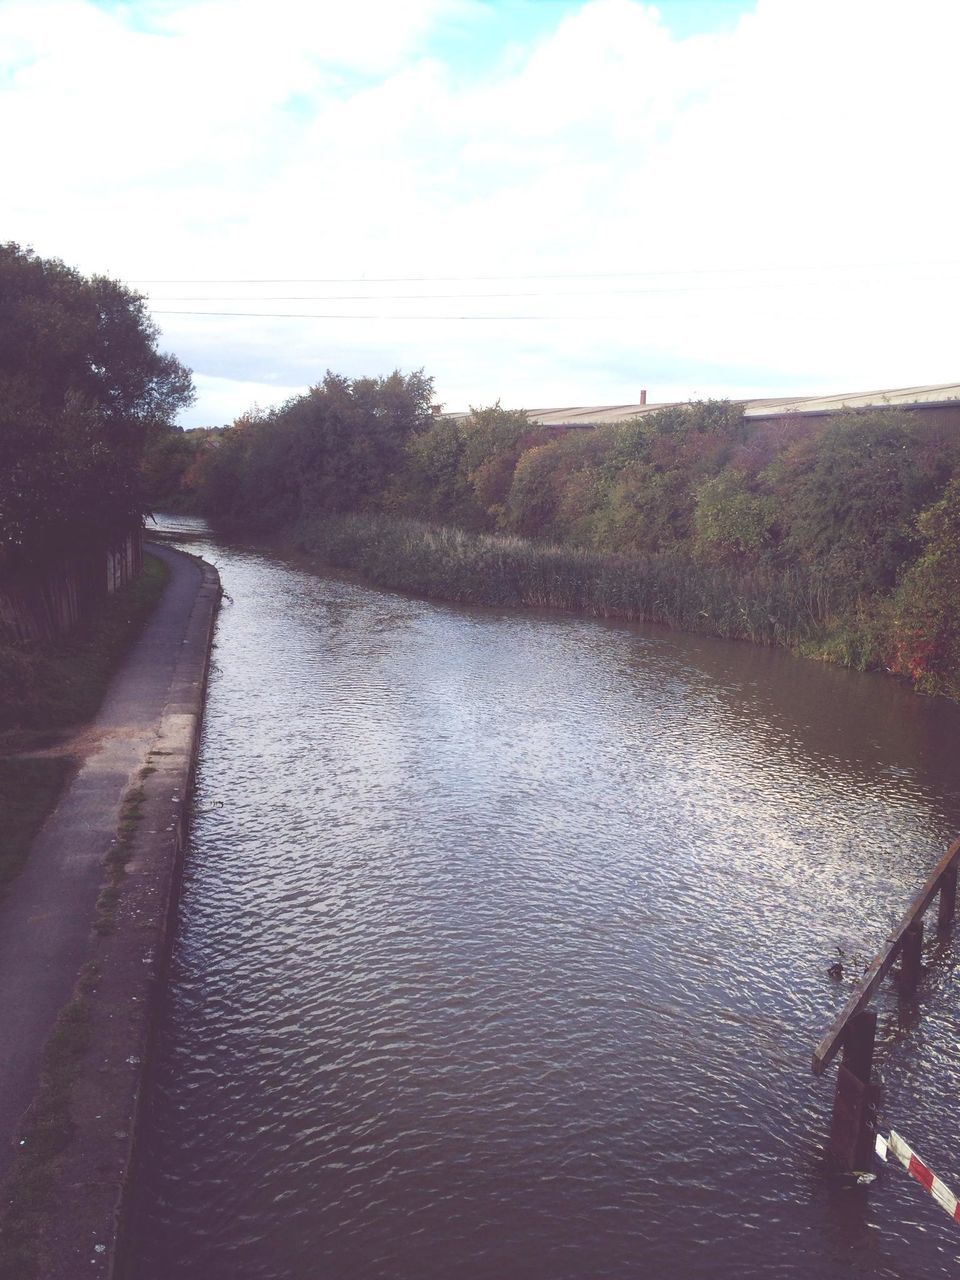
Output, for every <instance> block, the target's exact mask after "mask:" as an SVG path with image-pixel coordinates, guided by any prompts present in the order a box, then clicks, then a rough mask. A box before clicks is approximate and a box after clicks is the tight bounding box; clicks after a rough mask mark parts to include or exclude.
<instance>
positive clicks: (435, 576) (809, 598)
mask: <svg viewBox="0 0 960 1280" xmlns="http://www.w3.org/2000/svg"><path fill="white" fill-rule="evenodd" d="M294 544H295V546H296V547H297V549H298V550H300V551H302V552H306V553H308V554H309V555H310V556H313V557H316V559H317V560H318V561H320V562H322V563H324V564H326V565H330V566H333V567H336V568H341V569H349V570H354V571H356V572H358V573H360V574H362V575H363V577H365V578H367V579H368V580H370V581H371V582H374V583H377V584H379V585H381V586H386V587H392V588H394V589H396V590H400V591H408V592H411V593H413V594H415V595H420V596H426V597H432V598H434V599H444V600H452V601H457V602H460V603H466V604H485V605H503V606H524V607H527V608H548V609H564V610H569V611H574V612H578V613H585V614H588V615H592V616H594V617H598V618H626V619H632V620H636V621H640V622H659V623H664V624H666V625H667V626H670V627H675V628H677V629H678V630H683V631H699V632H704V633H707V634H710V635H716V636H724V637H727V638H730V639H738V640H750V641H752V642H753V643H755V644H764V645H803V646H804V647H805V648H806V650H807V651H808V652H814V651H816V650H817V648H818V646H823V645H824V644H825V643H826V642H827V641H828V639H829V637H830V636H831V635H832V634H833V633H835V632H836V631H837V629H838V627H840V626H843V625H848V620H849V618H850V617H851V614H852V612H853V611H854V610H855V606H856V601H855V600H853V599H852V598H851V597H850V595H849V592H844V590H843V589H842V588H840V587H839V586H838V585H837V584H836V583H831V582H830V581H829V580H828V579H827V578H826V577H825V576H824V575H820V574H816V573H811V572H806V571H804V570H801V569H798V568H793V569H789V570H783V571H777V570H775V569H754V570H750V571H746V572H737V571H736V570H734V569H729V568H722V567H709V566H703V565H698V564H696V563H694V562H693V561H691V560H690V559H689V558H686V557H683V556H680V555H676V554H673V555H671V554H661V555H658V556H655V557H652V558H649V559H646V560H643V561H638V560H632V559H627V558H625V557H622V556H608V555H600V554H598V553H596V552H590V551H584V550H580V549H577V548H573V547H563V546H553V545H548V544H542V543H533V542H527V541H524V540H523V539H521V538H516V537H501V536H494V535H490V534H478V533H466V532H464V531H463V530H460V529H453V528H448V527H446V526H438V525H431V524H423V523H420V522H419V521H415V520H405V519H394V518H391V517H386V516H380V515H345V516H336V517H328V518H324V519H315V520H312V521H308V522H304V523H301V524H300V525H299V526H298V527H297V529H296V530H295V532H294Z"/></svg>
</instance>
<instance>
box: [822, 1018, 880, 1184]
mask: <svg viewBox="0 0 960 1280" xmlns="http://www.w3.org/2000/svg"><path fill="white" fill-rule="evenodd" d="M876 1037H877V1015H876V1013H875V1012H874V1011H873V1010H872V1009H864V1010H863V1011H862V1012H861V1013H858V1014H857V1015H856V1017H854V1018H851V1019H850V1022H849V1023H848V1025H847V1031H846V1034H845V1035H844V1039H843V1061H842V1062H841V1064H840V1066H839V1068H838V1069H837V1092H836V1096H835V1097H834V1101H833V1120H832V1122H831V1125H830V1148H829V1149H830V1155H831V1157H832V1159H833V1160H834V1162H835V1163H836V1164H837V1166H838V1167H839V1168H841V1169H843V1170H845V1171H846V1172H848V1173H849V1172H852V1171H853V1170H854V1169H860V1170H867V1169H869V1168H870V1165H871V1163H872V1159H873V1145H874V1141H875V1138H876V1116H877V1102H878V1099H879V1093H880V1090H879V1087H878V1086H877V1085H875V1084H871V1083H870V1073H871V1071H872V1070H873V1046H874V1043H875V1042H876Z"/></svg>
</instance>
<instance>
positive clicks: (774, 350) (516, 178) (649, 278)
mask: <svg viewBox="0 0 960 1280" xmlns="http://www.w3.org/2000/svg"><path fill="white" fill-rule="evenodd" d="M483 20H484V10H483V6H482V5H481V4H479V3H477V0H405V2H404V3H402V4H396V3H386V2H385V0H364V2H363V3H359V2H356V0H355V3H353V4H352V5H350V6H346V5H343V4H340V3H336V4H334V3H320V4H313V5H304V4H301V3H294V0H275V2H274V3H272V4H271V5H269V6H266V5H263V4H262V3H259V2H256V0H229V3H228V2H227V0H197V2H196V3H181V4H179V5H173V4H159V3H154V4H150V5H129V6H127V7H126V8H125V9H114V10H109V11H108V10H104V9H102V8H100V7H98V6H96V5H94V4H92V3H89V2H88V0H39V2H38V0H33V2H32V3H29V4H26V3H21V2H20V0H12V2H11V0H8V2H7V3H5V4H0V47H3V48H4V49H5V50H9V51H10V52H9V53H8V54H7V55H6V57H7V61H6V63H5V64H4V65H3V66H0V130H2V131H3V135H4V138H5V143H6V145H5V150H6V155H5V172H6V176H7V186H6V195H5V198H4V204H3V212H4V215H5V216H4V226H5V233H6V234H7V235H10V236H12V237H13V238H16V239H19V240H21V241H22V242H24V243H32V244H33V245H34V246H35V247H36V248H37V250H38V251H39V252H41V253H45V254H53V255H57V256H61V257H63V258H64V259H65V260H67V261H68V262H70V263H72V264H75V265H77V266H79V267H80V268H81V269H83V270H86V271H93V270H105V269H106V270H110V271H112V272H113V273H115V274H117V275H119V276H120V277H122V278H126V279H133V278H135V277H140V278H162V279H170V278H180V279H188V280H198V279H201V278H204V277H205V278H208V279H209V278H230V279H238V278H244V277H245V278H247V279H248V280H262V279H266V278H276V277H281V278H288V279H292V280H304V279H311V280H317V279H324V280H326V279H330V278H334V277H354V278H358V277H367V278H368V279H369V278H372V277H381V276H395V277H396V276H414V277H415V276H432V277H437V276H468V275H476V276H492V275H503V276H514V277H518V276H538V275H557V274H563V275H567V276H576V275H578V274H582V275H583V276H584V277H586V276H587V275H590V276H591V277H592V278H583V279H566V280H546V279H527V280H522V279H513V280H500V281H489V282H484V281H472V282H471V281H464V282H461V283H453V282H451V283H444V282H442V281H437V280H432V281H422V282H415V281H411V282H408V283H406V284H399V283H398V284H396V285H394V286H388V285H385V284H369V285H366V286H364V285H362V284H340V285H336V284H330V285H320V284H295V285H285V284H269V285H263V286H259V285H250V284H240V285H237V286H236V287H234V288H226V287H223V286H209V285H202V284H198V285H174V284H170V285H159V284H157V285H154V284H150V285H145V286H144V287H147V288H149V289H150V291H151V294H152V297H153V299H154V306H155V308H156V310H157V311H158V312H160V311H175V310H184V309H187V308H188V307H191V306H193V307H195V308H197V309H206V310H211V311H216V310H221V311H222V310H230V309H232V308H235V309H237V310H245V311H250V312H274V311H290V312H299V313H308V314H318V315H326V316H331V315H332V316H336V315H351V316H352V315H363V316H379V317H383V318H381V319H375V320H372V319H371V320H367V319H350V320H339V321H338V320H323V319H316V320H313V319H302V320H297V319H291V320H283V321H272V320H267V319H258V318H255V317H253V318H250V319H247V320H244V319H237V318H233V319H222V318H217V317H212V316H211V317H207V318H202V319H201V318H197V317H194V318H183V317H177V316H174V315H158V319H159V320H160V322H161V323H162V324H163V326H164V332H165V342H166V345H168V346H169V347H171V348H172V349H174V350H175V351H176V352H177V353H178V354H179V355H180V356H181V357H182V358H183V359H184V360H185V361H186V362H187V363H188V364H192V365H193V366H194V367H195V368H196V369H197V371H198V373H199V374H201V375H203V377H202V379H198V385H199V386H200V387H201V391H202V399H201V403H200V405H199V406H198V408H197V410H196V411H195V416H194V420H198V421H199V420H202V421H221V420H222V419H223V417H224V416H232V414H233V413H236V412H240V411H242V410H243V409H244V408H245V407H247V404H248V402H247V401H246V400H243V399H242V398H241V397H243V396H247V395H251V394H253V393H254V391H255V392H256V396H259V395H261V394H262V388H260V389H259V390H257V389H256V388H254V386H253V384H259V383H263V385H264V386H266V387H270V386H274V385H276V384H277V383H279V384H282V387H283V388H284V389H285V391H284V394H286V391H288V390H289V389H290V388H296V387H300V386H306V385H307V384H309V383H310V382H311V381H314V380H316V379H317V378H318V377H320V376H322V373H323V370H324V369H325V368H326V367H328V366H329V367H333V368H335V369H338V370H339V371H342V372H345V373H348V374H360V373H365V372H366V373H374V374H376V373H384V372H388V371H389V370H390V369H391V368H393V367H394V366H396V365H399V366H401V367H404V368H408V369H409V368H416V367H420V366H424V367H426V369H427V371H428V372H430V373H433V374H434V375H435V376H436V378H437V382H438V393H439V396H440V398H441V399H442V400H444V401H446V402H447V403H448V404H450V405H456V404H465V403H467V402H473V403H483V402H488V401H490V400H492V399H494V398H496V397H497V396H500V397H501V398H502V399H503V401H504V402H505V403H527V404H532V403H539V404H547V403H550V402H551V401H554V402H558V403H559V402H575V401H581V402H584V403H597V402H603V401H611V402H613V401H617V400H621V399H630V398H633V396H634V395H635V394H636V392H637V390H638V389H639V387H640V386H643V385H646V386H648V387H649V388H650V391H651V397H652V398H664V397H667V396H672V395H676V394H681V395H682V394H691V393H693V392H701V393H704V394H706V393H722V392H723V391H724V390H729V391H730V392H731V393H733V394H739V393H743V392H744V391H747V390H750V389H754V388H755V389H756V390H758V391H760V392H762V391H765V390H768V389H773V388H775V387H782V388H783V389H785V390H794V389H795V390H805V389H809V390H817V389H822V390H832V389H847V388H849V387H856V386H858V385H864V386H867V385H877V386H883V385H897V384H898V383H902V384H907V383H910V382H914V381H917V382H920V381H941V380H947V379H949V378H952V377H955V376H956V373H957V370H956V368H955V366H954V365H952V364H951V360H955V355H953V342H952V339H951V336H950V335H951V319H950V310H951V298H950V294H951V289H950V285H951V284H952V279H953V276H955V275H956V274H957V270H956V267H953V268H944V269H933V270H927V271H925V272H924V271H919V270H917V269H914V268H904V267H903V266H902V265H901V266H900V267H899V268H896V269H894V268H892V267H891V266H890V265H889V264H904V263H907V264H909V263H917V262H931V263H933V262H948V263H949V262H952V261H955V260H956V259H958V258H960V255H958V254H957V251H956V249H955V247H954V242H955V233H954V231H953V221H954V215H953V208H954V205H955V203H956V199H955V197H956V194H957V193H956V186H957V179H956V178H955V177H954V175H953V172H952V169H951V166H950V164H949V157H950V156H951V155H952V147H953V132H954V119H955V112H956V108H955V103H954V91H953V89H952V84H953V68H952V60H953V51H954V50H955V49H956V47H957V46H958V37H960V6H953V5H946V4H943V3H941V2H940V0H917V2H916V3H914V4H913V5H912V6H911V7H910V8H909V9H907V8H905V7H904V6H902V5H900V4H893V3H887V2H886V0H844V3H843V4H837V3H836V0H830V2H829V3H828V2H827V0H759V3H758V5H757V8H756V11H755V12H753V13H749V14H747V15H746V16H745V17H744V18H743V19H742V20H741V22H740V23H739V25H738V26H737V28H736V29H735V30H734V31H732V32H728V33H726V34H722V35H710V34H706V35H702V36H697V37H694V38H690V39H685V40H677V39H674V38H673V37H672V36H671V35H670V34H669V32H668V30H667V29H666V27H665V26H664V24H663V23H662V22H661V21H660V19H659V16H658V14H657V13H656V10H655V7H654V6H652V5H646V4H642V3H639V2H637V0H592V2H589V3H584V4H583V5H582V6H581V7H580V8H579V9H578V10H577V11H575V12H573V13H572V14H570V15H569V16H568V17H567V18H566V19H565V20H564V21H562V22H560V23H559V25H558V26H557V28H556V29H555V30H554V31H552V32H549V33H547V34H546V35H545V36H543V37H541V38H540V40H539V41H538V42H536V43H534V44H533V45H532V46H531V47H530V48H528V49H527V50H526V51H525V53H524V54H523V55H522V56H521V55H518V53H517V50H516V49H513V50H511V51H510V56H509V57H505V58H502V59H493V60H492V63H491V66H490V68H488V69H484V68H482V67H479V66H478V67H476V68H473V69H472V73H471V74H470V75H469V76H463V75H462V74H459V73H458V71H457V70H456V66H458V65H461V63H457V64H454V63H452V62H449V61H446V60H445V59H444V56H443V55H442V54H440V53H437V52H436V49H437V48H440V49H441V50H442V49H443V48H444V47H448V46H444V45H440V46H433V45H431V43H430V40H431V37H432V36H433V34H434V33H435V32H436V31H437V30H438V29H440V28H442V29H443V30H444V31H446V33H447V35H448V45H449V39H450V38H452V37H451V34H450V33H454V35H455V34H456V32H458V31H459V32H460V33H461V39H462V40H468V39H469V32H470V31H471V29H472V27H471V24H477V30H479V24H482V22H483ZM461 61H462V60H461ZM818 264H819V267H818ZM851 264H880V265H878V266H876V267H874V268H871V269H867V270H860V271H854V270H850V269H848V268H849V267H850V265H851ZM884 264H886V265H884ZM771 268H789V269H788V270H780V271H775V270H771ZM798 268H806V269H805V270H801V269H798ZM837 268H844V269H842V270H841V269H837ZM618 272H625V273H633V274H629V275H626V276H624V277H623V278H620V279H617V278H615V275H616V273H618ZM596 273H600V274H599V275H597V274H596ZM640 273H648V274H647V275H643V274H640ZM698 273H699V274H698ZM611 290H615V291H617V292H616V296H610V295H609V291H611ZM416 292H420V293H433V294H451V295H452V294H464V293H489V294H490V295H494V294H505V293H510V294H529V295H533V296H528V297H494V296H491V297H490V298H489V299H488V300H487V301H484V300H482V299H480V300H478V299H476V298H452V297H451V298H450V299H449V300H447V301H445V300H443V299H439V298H427V299H423V300H417V299H411V298H404V297H397V298H395V299H394V300H392V301H391V300H388V299H385V298H384V297H383V296H382V295H384V294H390V293H392V294H395V295H401V294H410V293H416ZM605 293H606V296H605ZM573 294H579V295H581V296H567V295H573ZM320 295H323V296H322V297H321V296H320ZM331 295H336V296H335V297H331ZM342 295H359V296H356V297H343V296H342ZM544 295H550V296H544ZM184 296H193V297H201V298H210V299H213V301H208V302H202V303H201V302H199V301H198V302H193V303H191V302H183V301H177V300H176V299H178V298H182V297H184ZM168 298H169V299H173V300H172V301H161V299H168ZM224 298H237V299H238V301H236V302H235V303H232V302H230V301H223V299H224ZM251 298H252V299H254V301H251V300H250V299H251ZM239 299H243V301H239ZM257 299H259V300H257ZM478 312H482V313H484V314H490V315H520V316H531V317H532V316H540V317H548V318H544V319H528V320H502V321H494V320H485V321H478V320H471V321H467V322H464V321H459V320H449V321H447V322H443V321H436V320H429V319H420V320H407V319H401V318H399V317H406V316H411V315H418V316H420V315H423V316H433V315H441V314H447V315H451V316H455V315H464V314H471V315H472V314H476V313H478ZM391 316H393V317H398V318H396V319H392V320H391V319H390V317H391ZM563 317H566V318H563ZM267 374H269V376H267ZM272 379H273V380H274V381H272ZM234 397H235V398H234ZM255 398H256V397H255ZM281 398H282V397H281ZM262 402H265V401H262ZM231 405H232V408H231Z"/></svg>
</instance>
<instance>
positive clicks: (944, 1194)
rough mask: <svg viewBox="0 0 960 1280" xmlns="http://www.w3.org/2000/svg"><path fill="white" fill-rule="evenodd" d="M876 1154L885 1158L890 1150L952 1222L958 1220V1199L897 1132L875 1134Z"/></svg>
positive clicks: (959, 1218) (959, 1205) (959, 1207)
mask: <svg viewBox="0 0 960 1280" xmlns="http://www.w3.org/2000/svg"><path fill="white" fill-rule="evenodd" d="M876 1150H877V1155H878V1156H879V1157H880V1159H881V1160H886V1158H887V1152H888V1151H889V1152H891V1153H892V1154H893V1155H894V1156H896V1158H897V1159H898V1160H899V1161H900V1163H901V1164H902V1165H903V1167H904V1168H905V1169H906V1171H907V1173H909V1174H910V1175H911V1177H914V1178H916V1180H917V1181H918V1182H919V1183H920V1185H921V1187H926V1189H927V1191H929V1192H930V1194H931V1195H932V1196H933V1198H934V1200H936V1202H937V1204H938V1205H939V1206H940V1208H941V1209H946V1211H947V1213H949V1215H950V1217H951V1218H953V1220H954V1222H960V1201H958V1200H957V1197H956V1196H955V1195H954V1194H953V1192H952V1191H951V1190H950V1188H949V1187H948V1186H947V1184H946V1183H945V1182H941V1181H940V1179H939V1178H938V1177H937V1175H936V1174H935V1173H934V1172H933V1170H932V1169H928V1168H927V1166H926V1165H925V1164H924V1163H923V1161H922V1160H921V1159H920V1157H919V1156H918V1155H917V1153H916V1152H915V1151H912V1150H911V1149H910V1147H908V1146H907V1144H906V1143H905V1142H904V1140H903V1139H902V1138H901V1137H900V1135H899V1133H894V1131H893V1130H892V1129H891V1130H890V1137H889V1138H884V1137H883V1136H882V1135H881V1134H879V1133H878V1134H877V1147H876Z"/></svg>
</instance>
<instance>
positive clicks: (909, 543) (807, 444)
mask: <svg viewBox="0 0 960 1280" xmlns="http://www.w3.org/2000/svg"><path fill="white" fill-rule="evenodd" d="M914 443H915V442H914V436H913V431H912V428H911V424H910V423H909V422H908V421H906V420H905V419H904V417H903V416H902V415H899V414H891V413H890V412H889V411H880V412H876V411H874V412H863V413H851V414H849V415H846V416H844V417H843V418H841V419H839V420H836V421H833V422H831V423H830V424H829V425H828V426H827V427H826V429H825V430H824V431H823V433H822V434H821V435H819V436H816V437H811V438H809V439H807V440H806V441H804V442H802V443H801V444H800V445H799V446H798V447H797V448H796V449H795V450H793V451H792V452H790V453H788V454H787V455H786V456H785V458H784V459H783V461H782V462H781V464H780V465H779V466H776V465H775V467H774V468H773V469H772V471H771V475H772V476H773V477H774V480H775V488H776V490H777V492H778V496H779V497H780V498H781V499H782V506H783V516H784V520H785V523H786V527H787V532H786V547H787V549H788V551H790V552H791V553H792V554H793V555H794V556H796V557H797V558H799V559H801V560H804V561H806V562H807V563H817V564H819V565H821V566H822V567H824V568H826V569H827V570H828V572H830V573H831V574H832V575H833V576H835V577H838V578H842V579H844V580H845V581H847V582H849V583H850V584H851V585H853V586H855V587H857V588H858V589H862V590H866V591H872V590H889V589H890V588H892V587H893V586H894V584H895V582H896V579H897V575H898V573H899V571H900V570H901V568H902V567H903V565H904V564H905V563H907V562H908V561H909V560H910V559H912V558H913V556H914V555H915V554H916V552H917V549H918V546H917V535H916V527H915V524H914V518H915V515H916V513H917V511H919V510H921V509H922V508H923V506H924V505H926V503H928V502H929V501H930V499H931V498H932V497H933V496H934V492H935V490H934V480H933V478H932V477H931V476H930V475H927V474H924V472H923V471H922V470H921V468H920V466H919V465H918V461H917V457H916V453H915V449H914Z"/></svg>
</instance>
